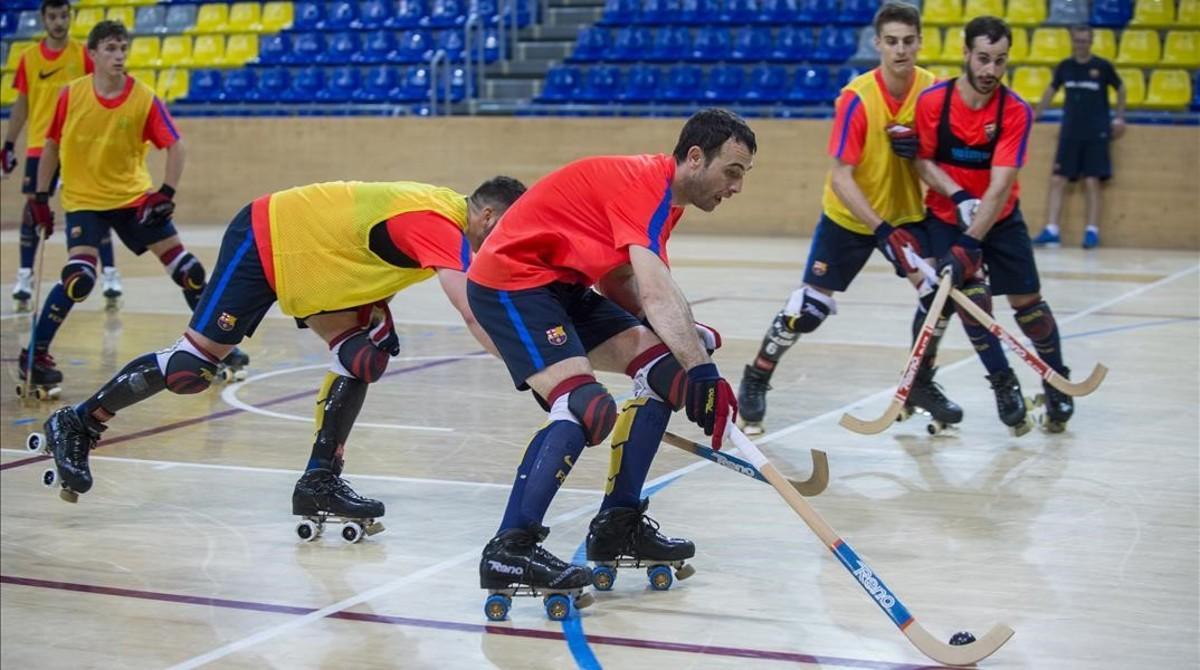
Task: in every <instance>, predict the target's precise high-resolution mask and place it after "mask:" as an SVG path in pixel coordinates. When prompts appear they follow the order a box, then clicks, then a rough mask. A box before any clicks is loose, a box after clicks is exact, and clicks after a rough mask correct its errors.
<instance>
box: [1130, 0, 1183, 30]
mask: <svg viewBox="0 0 1200 670" xmlns="http://www.w3.org/2000/svg"><path fill="white" fill-rule="evenodd" d="M1174 24H1175V0H1137V2H1136V3H1135V4H1134V6H1133V18H1132V19H1131V20H1130V21H1129V25H1131V26H1135V27H1138V28H1167V27H1170V26H1172V25H1174Z"/></svg>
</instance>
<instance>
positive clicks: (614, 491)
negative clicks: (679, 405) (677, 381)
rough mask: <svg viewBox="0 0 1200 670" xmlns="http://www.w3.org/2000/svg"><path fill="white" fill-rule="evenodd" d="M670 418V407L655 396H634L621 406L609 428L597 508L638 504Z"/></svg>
mask: <svg viewBox="0 0 1200 670" xmlns="http://www.w3.org/2000/svg"><path fill="white" fill-rule="evenodd" d="M670 420H671V408H670V407H668V406H667V405H666V403H664V402H662V401H661V400H657V399H655V398H649V397H641V398H634V399H633V400H630V401H628V402H626V403H625V406H624V407H622V408H621V415H620V416H618V417H617V425H616V427H614V428H613V434H612V455H611V457H610V459H609V467H608V486H607V487H606V490H605V494H604V501H603V502H602V503H600V509H601V510H606V509H609V508H610V507H637V506H638V504H639V503H640V502H641V498H642V486H643V485H644V484H645V483H646V475H647V474H648V473H649V472H650V464H651V463H653V462H654V455H655V454H657V453H658V445H659V444H660V443H662V437H663V433H664V432H665V431H666V430H667V423H668V422H669V421H670Z"/></svg>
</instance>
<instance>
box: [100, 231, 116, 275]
mask: <svg viewBox="0 0 1200 670" xmlns="http://www.w3.org/2000/svg"><path fill="white" fill-rule="evenodd" d="M99 255H100V267H101V268H104V269H106V270H107V269H108V268H116V266H117V264H116V262H115V261H114V260H113V244H112V232H111V231H110V232H108V233H105V235H104V237H102V238H101V239H100V247H99Z"/></svg>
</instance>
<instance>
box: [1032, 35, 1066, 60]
mask: <svg viewBox="0 0 1200 670" xmlns="http://www.w3.org/2000/svg"><path fill="white" fill-rule="evenodd" d="M1070 55H1071V35H1070V34H1069V33H1068V32H1067V29H1066V28H1035V29H1034V31H1033V39H1032V40H1031V41H1030V43H1029V58H1027V59H1026V62H1027V63H1033V64H1036V65H1058V63H1059V61H1061V60H1062V59H1064V58H1066V57H1068V56H1070Z"/></svg>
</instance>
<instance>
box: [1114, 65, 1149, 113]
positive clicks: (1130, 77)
mask: <svg viewBox="0 0 1200 670" xmlns="http://www.w3.org/2000/svg"><path fill="white" fill-rule="evenodd" d="M1117 76H1118V77H1120V78H1121V84H1123V85H1124V86H1125V106H1126V107H1141V106H1142V103H1143V102H1144V101H1145V100H1146V75H1145V74H1144V73H1143V72H1142V70H1141V68H1136V67H1119V68H1117ZM1108 104H1110V105H1116V104H1117V92H1116V91H1115V90H1113V89H1111V88H1110V89H1108Z"/></svg>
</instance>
